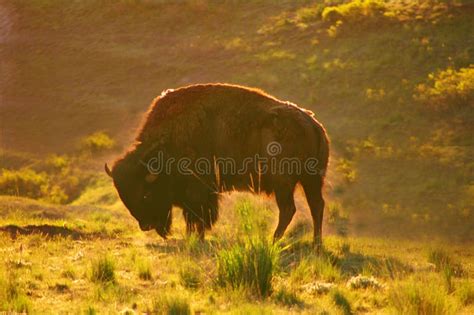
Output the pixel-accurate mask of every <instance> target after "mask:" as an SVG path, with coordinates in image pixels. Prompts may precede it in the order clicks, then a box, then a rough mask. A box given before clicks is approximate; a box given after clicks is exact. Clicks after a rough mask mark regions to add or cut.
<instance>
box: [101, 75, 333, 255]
mask: <svg viewBox="0 0 474 315" xmlns="http://www.w3.org/2000/svg"><path fill="white" fill-rule="evenodd" d="M269 143H277V144H278V145H279V146H281V152H277V153H278V155H277V156H275V154H274V152H268V147H267V145H268V144H269ZM159 154H164V155H165V158H166V159H173V160H175V161H177V160H179V159H180V158H187V159H189V160H190V161H192V162H195V161H196V160H197V159H206V160H207V161H215V159H216V158H219V157H226V158H231V159H232V160H233V161H235V162H236V164H237V165H238V166H240V165H243V161H244V160H245V159H246V158H248V157H253V156H255V155H259V156H262V157H273V158H276V159H277V160H278V161H281V160H282V159H285V158H293V159H297V160H298V161H300V162H303V161H305V160H306V159H309V158H311V159H316V160H317V162H318V168H319V171H320V172H316V173H308V172H305V170H303V171H302V172H300V173H295V172H288V173H285V172H279V173H278V172H277V173H273V172H268V173H264V172H261V169H251V168H249V169H248V170H246V172H244V173H236V172H229V173H225V172H222V170H221V169H220V168H219V167H214V168H213V169H211V170H210V172H209V173H208V174H207V173H206V174H203V175H199V176H197V175H196V174H197V173H196V169H193V166H192V165H194V164H192V163H191V166H190V170H191V174H189V173H187V174H184V173H183V172H181V171H180V169H179V168H178V167H177V166H176V164H174V165H173V166H171V167H170V168H167V169H166V170H165V171H164V172H161V173H159V174H151V173H150V169H149V163H148V162H149V161H151V160H152V159H153V158H154V157H156V156H158V155H159ZM328 157H329V141H328V138H327V136H326V132H325V130H324V128H323V127H322V125H321V124H320V123H319V122H318V121H317V120H316V119H314V117H313V114H312V113H311V112H310V111H307V110H305V109H302V108H299V107H298V106H296V105H294V104H292V103H289V102H283V101H280V100H277V99H276V98H274V97H272V96H270V95H268V94H265V93H264V92H262V91H260V90H256V89H251V88H246V87H241V86H235V85H228V84H201V85H193V86H189V87H184V88H180V89H177V90H168V91H165V92H163V93H162V94H161V95H160V96H159V97H157V98H156V99H155V100H154V101H153V103H152V105H151V107H150V110H149V112H148V115H147V117H146V120H145V122H144V123H143V125H142V128H141V131H140V133H139V134H138V136H137V138H136V143H135V144H134V146H133V147H132V148H131V149H130V150H129V151H128V152H127V153H126V154H125V155H124V156H123V157H122V158H120V159H118V160H117V161H116V162H115V163H114V166H113V168H112V170H110V169H109V168H108V167H107V165H106V172H107V174H109V175H110V176H111V177H112V178H113V180H114V184H115V187H116V188H117V191H118V192H119V196H120V198H121V199H122V201H123V202H124V204H125V206H126V207H127V208H128V209H129V211H130V213H131V214H132V215H133V216H134V217H135V218H136V219H137V220H138V222H139V224H140V227H141V228H142V229H143V230H148V229H155V230H156V231H157V233H158V234H159V235H161V236H162V237H163V238H166V236H167V235H168V234H169V233H170V229H171V222H172V217H171V213H172V211H171V209H172V207H173V206H177V207H180V208H181V209H183V215H184V218H185V221H186V227H187V231H188V233H193V232H196V233H198V234H199V236H200V237H201V238H204V232H205V230H206V229H211V228H212V226H213V225H214V223H215V222H216V220H217V217H218V196H219V193H220V192H222V191H230V190H250V191H252V192H264V193H267V194H274V195H275V199H276V202H277V205H278V208H279V210H280V215H279V222H278V226H277V228H276V231H275V234H274V237H275V239H278V238H280V237H282V236H283V234H284V232H285V230H286V228H287V226H288V225H289V223H290V222H291V220H292V218H293V215H294V213H295V212H296V207H295V203H294V198H293V193H294V190H295V186H296V185H297V184H298V183H299V184H301V185H302V186H303V189H304V192H305V195H306V199H307V201H308V204H309V207H310V209H311V215H312V217H313V225H314V241H315V244H316V245H317V246H318V248H319V245H320V244H321V228H322V220H323V210H324V199H323V196H322V187H323V183H324V172H325V170H326V167H327V164H328Z"/></svg>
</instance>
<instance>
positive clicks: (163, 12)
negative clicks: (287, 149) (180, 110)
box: [0, 0, 474, 241]
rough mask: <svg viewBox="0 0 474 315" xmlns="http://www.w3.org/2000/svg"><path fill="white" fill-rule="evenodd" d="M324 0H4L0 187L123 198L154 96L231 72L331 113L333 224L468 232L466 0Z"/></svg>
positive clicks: (355, 230)
mask: <svg viewBox="0 0 474 315" xmlns="http://www.w3.org/2000/svg"><path fill="white" fill-rule="evenodd" d="M324 2H325V4H323V1H237V0H236V1H219V2H217V1H216V2H213V1H205V0H194V1H193V0H188V1H178V2H172V1H159V0H154V1H153V0H148V1H147V0H134V1H133V0H131V1H125V0H121V1H106V0H103V1H92V0H85V1H59V0H56V1H53V0H15V1H8V0H2V1H0V119H1V120H0V123H1V127H0V128H1V129H0V130H1V138H0V141H1V155H0V167H1V168H2V169H3V174H2V178H1V179H0V193H2V194H12V195H20V196H27V197H31V198H35V199H42V200H46V201H47V202H51V203H74V202H75V201H77V200H78V199H79V198H81V196H84V192H86V191H88V189H89V188H90V187H99V188H97V189H99V191H100V192H98V193H97V194H98V195H99V196H96V197H94V198H96V199H97V200H102V201H103V200H104V198H105V199H107V198H112V199H113V198H116V197H115V195H113V194H114V193H113V191H111V190H106V189H105V188H104V187H108V186H110V185H111V184H110V182H108V181H105V180H104V179H103V178H102V177H103V174H102V165H103V162H105V161H109V162H110V161H111V160H112V159H113V158H114V157H116V156H117V155H118V154H120V152H121V150H123V149H124V148H125V147H126V146H128V145H129V144H130V143H131V141H132V139H133V136H134V133H135V129H136V128H137V126H138V124H139V122H140V120H141V117H142V115H143V113H144V112H145V111H146V110H147V107H148V105H149V103H150V102H151V100H152V99H153V98H154V97H155V96H156V95H158V94H160V93H161V91H162V90H164V89H167V88H176V87H180V86H183V85H189V84H193V83H199V82H200V83H202V82H228V83H236V84H243V85H249V86H255V87H259V88H262V89H264V90H265V91H267V92H268V93H270V94H273V95H275V96H276V97H278V98H280V99H283V100H290V101H292V102H295V103H297V104H299V105H300V106H303V107H305V108H308V109H311V110H313V111H314V112H315V113H316V117H317V118H318V119H319V120H320V121H321V122H322V123H323V124H324V125H325V127H326V128H327V131H328V133H329V136H330V138H331V140H332V153H331V172H330V174H329V176H328V182H329V184H328V186H327V193H328V197H329V198H328V199H329V205H328V210H327V212H326V213H327V215H326V220H327V225H329V226H330V227H329V228H330V229H332V231H334V232H336V233H339V234H347V233H349V235H351V234H352V235H355V234H359V235H360V234H362V235H381V236H394V237H399V238H412V239H418V238H424V239H434V238H441V239H448V240H456V241H467V240H473V239H474V232H473V231H474V212H473V211H474V207H473V205H474V176H473V168H474V161H473V158H472V157H473V154H474V149H473V143H474V140H473V139H474V137H473V131H474V128H473V126H474V124H473V122H474V121H473V117H474V115H473V91H474V68H473V63H474V61H473V60H474V58H473V54H474V42H473V38H474V37H473V36H472V34H473V31H474V22H473V18H472V17H473V15H474V5H473V2H472V1H461V0H459V1H454V0H453V1H435V0H424V1H422V0H420V1H369V2H368V3H369V4H368V5H365V6H359V7H357V6H344V5H340V6H339V7H338V9H335V10H332V11H331V10H325V11H323V9H324V8H325V7H328V6H330V5H338V4H342V3H345V2H347V1H337V0H334V1H324ZM98 132H99V133H98ZM91 135H92V136H91ZM19 183H20V184H19ZM100 189H102V190H100ZM104 190H106V192H104ZM101 198H102V199H101ZM96 199H92V200H96ZM299 204H302V201H301V200H300V201H299Z"/></svg>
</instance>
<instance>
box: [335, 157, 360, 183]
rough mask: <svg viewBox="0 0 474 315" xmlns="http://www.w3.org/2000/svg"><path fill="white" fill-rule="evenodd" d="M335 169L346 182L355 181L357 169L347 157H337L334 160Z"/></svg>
mask: <svg viewBox="0 0 474 315" xmlns="http://www.w3.org/2000/svg"><path fill="white" fill-rule="evenodd" d="M336 163H337V164H336V171H337V172H338V173H340V174H341V175H342V177H343V178H344V180H345V181H346V182H347V183H353V182H355V180H356V178H357V171H356V169H355V165H354V162H352V161H350V160H347V159H344V158H342V159H339V160H338V161H337V162H336Z"/></svg>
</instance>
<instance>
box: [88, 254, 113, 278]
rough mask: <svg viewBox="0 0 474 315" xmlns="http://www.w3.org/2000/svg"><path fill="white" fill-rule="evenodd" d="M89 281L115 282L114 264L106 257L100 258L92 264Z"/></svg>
mask: <svg viewBox="0 0 474 315" xmlns="http://www.w3.org/2000/svg"><path fill="white" fill-rule="evenodd" d="M91 280H92V281H93V282H100V283H114V282H115V264H114V262H113V261H112V260H111V259H110V258H109V257H107V256H104V257H101V258H99V259H97V260H96V261H94V262H93V263H92V274H91Z"/></svg>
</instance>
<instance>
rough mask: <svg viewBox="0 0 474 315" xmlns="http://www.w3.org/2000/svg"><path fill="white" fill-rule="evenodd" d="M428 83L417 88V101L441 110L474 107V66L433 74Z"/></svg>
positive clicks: (449, 69)
mask: <svg viewBox="0 0 474 315" xmlns="http://www.w3.org/2000/svg"><path fill="white" fill-rule="evenodd" d="M428 81H429V82H428V83H424V84H420V85H418V86H417V87H416V90H415V95H414V98H415V99H416V100H418V101H420V102H422V103H424V104H426V105H428V106H431V107H433V108H434V109H439V110H444V109H448V108H451V107H474V66H470V67H469V68H461V69H459V70H454V69H452V68H448V69H446V70H443V71H440V72H438V73H436V74H435V73H431V74H430V75H429V76H428Z"/></svg>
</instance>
